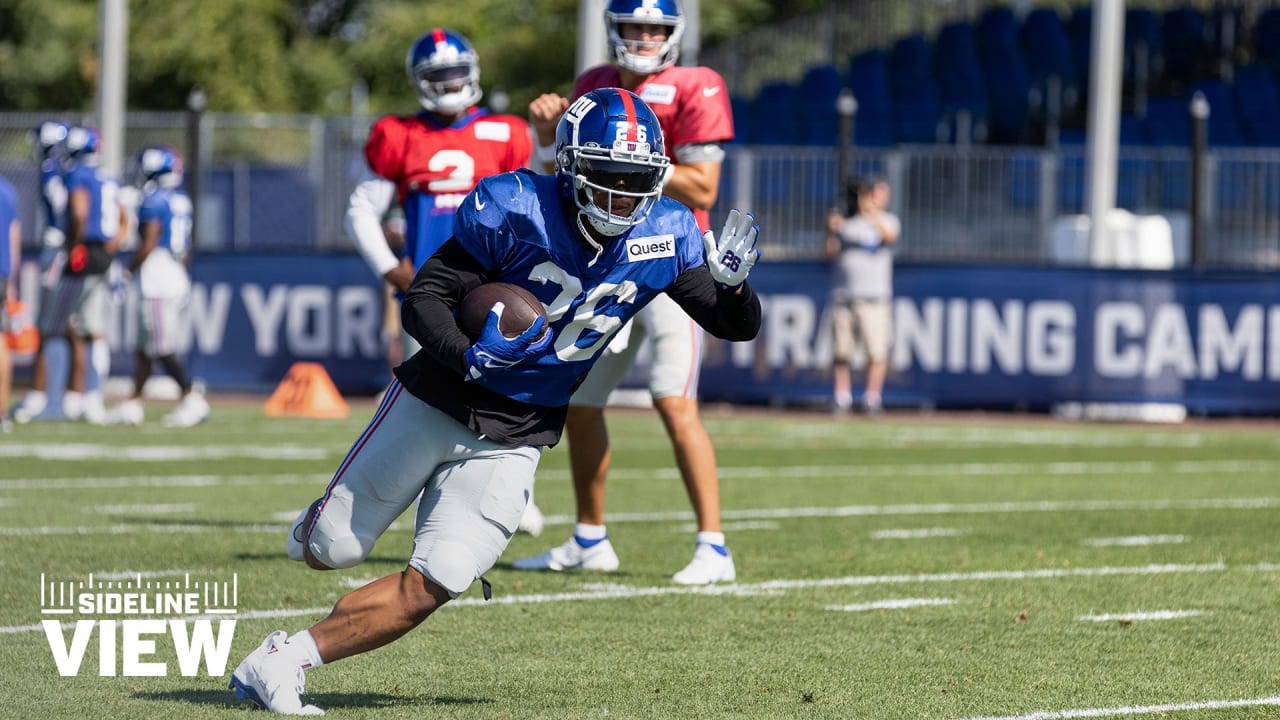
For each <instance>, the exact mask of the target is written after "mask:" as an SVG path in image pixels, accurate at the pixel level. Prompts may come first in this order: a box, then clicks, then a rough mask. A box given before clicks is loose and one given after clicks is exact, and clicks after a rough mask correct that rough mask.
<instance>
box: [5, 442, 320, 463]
mask: <svg viewBox="0 0 1280 720" xmlns="http://www.w3.org/2000/svg"><path fill="white" fill-rule="evenodd" d="M336 452H337V451H336V449H335V450H332V451H331V450H328V449H325V448H317V447H300V446H297V445H199V446H193V445H102V444H96V443H63V444H56V443H5V444H3V445H0V457H33V458H37V459H40V460H71V461H77V462H78V461H84V460H113V461H116V460H124V461H129V462H173V461H175V460H225V459H228V458H253V459H255V460H323V459H325V458H327V457H329V456H330V455H333V454H335V453H336Z"/></svg>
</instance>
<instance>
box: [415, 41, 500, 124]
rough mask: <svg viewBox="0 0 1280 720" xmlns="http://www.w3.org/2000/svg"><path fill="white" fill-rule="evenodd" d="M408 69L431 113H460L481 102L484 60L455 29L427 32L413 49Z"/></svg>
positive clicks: (421, 101)
mask: <svg viewBox="0 0 1280 720" xmlns="http://www.w3.org/2000/svg"><path fill="white" fill-rule="evenodd" d="M404 69H405V71H406V72H407V73H409V83H410V84H411V85H413V89H414V91H415V92H417V93H418V102H419V103H421V104H422V107H424V108H426V109H427V110H428V111H429V112H438V113H458V112H462V111H463V110H466V109H467V108H469V107H471V106H472V105H475V104H476V103H477V102H479V101H480V95H481V94H482V93H481V91H480V57H479V56H478V55H476V51H475V50H474V49H472V47H471V43H470V42H468V41H467V39H466V38H465V37H463V36H462V35H460V34H458V33H456V32H454V31H453V30H446V29H444V28H434V29H432V30H431V31H429V32H426V33H423V35H422V36H421V37H419V38H418V39H417V40H415V41H414V43H413V46H412V47H410V48H409V54H408V55H407V56H405V59H404Z"/></svg>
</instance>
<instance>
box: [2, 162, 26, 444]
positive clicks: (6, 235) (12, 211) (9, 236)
mask: <svg viewBox="0 0 1280 720" xmlns="http://www.w3.org/2000/svg"><path fill="white" fill-rule="evenodd" d="M21 247H22V223H21V222H20V221H19V220H18V192H17V191H16V190H14V189H13V183H10V182H9V181H8V180H6V179H5V178H4V177H3V176H0V432H9V430H10V426H9V390H10V388H11V387H12V383H13V362H12V359H11V358H10V357H9V343H8V342H6V341H5V337H4V334H5V333H7V332H8V331H9V312H8V310H6V309H5V301H6V299H7V298H8V297H9V278H10V277H11V276H12V275H13V271H14V270H15V269H16V268H17V265H18V258H19V257H21V256H20V255H19V253H20V252H21Z"/></svg>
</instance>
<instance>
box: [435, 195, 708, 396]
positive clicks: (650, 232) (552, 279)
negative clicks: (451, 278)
mask: <svg viewBox="0 0 1280 720" xmlns="http://www.w3.org/2000/svg"><path fill="white" fill-rule="evenodd" d="M557 183H558V180H557V178H556V177H554V176H545V175H533V174H530V173H527V172H514V173H504V174H502V175H494V176H491V177H488V178H485V179H484V180H482V181H481V182H480V184H479V185H478V186H477V187H476V189H475V190H473V191H472V192H471V194H470V195H468V196H467V198H466V199H465V200H464V201H463V203H462V205H461V206H460V207H459V208H458V213H457V217H456V223H455V226H454V237H455V238H457V240H458V242H459V244H461V245H462V247H463V248H464V249H465V250H466V251H467V252H468V253H470V254H471V255H472V256H473V257H474V258H475V259H476V260H477V262H478V263H479V264H480V265H481V266H483V267H484V268H485V269H487V270H491V271H494V272H495V273H496V274H497V277H496V279H497V280H499V281H502V282H509V283H512V284H515V285H519V286H521V287H523V288H525V289H527V290H529V291H530V292H532V293H533V294H534V295H536V296H537V298H538V299H539V300H541V301H542V304H543V305H544V306H546V309H547V320H548V322H549V323H550V325H551V329H552V331H553V332H554V333H555V343H554V345H553V346H552V347H551V348H550V349H548V350H547V351H546V352H545V353H543V354H542V355H540V356H538V357H536V358H532V359H528V360H525V361H523V362H521V363H520V364H519V365H516V366H514V367H512V368H510V369H509V370H508V371H504V372H501V373H493V374H492V375H485V376H484V377H482V378H480V380H478V381H477V382H479V383H480V384H482V385H483V386H485V387H487V388H488V389H490V390H492V391H494V392H497V393H500V394H502V395H505V396H506V397H509V398H512V399H514V400H518V401H520V402H526V403H531V404H534V405H541V406H547V407H555V406H561V405H566V404H568V402H569V397H570V396H571V395H572V394H573V391H574V389H575V388H576V387H577V385H578V383H579V381H580V380H581V378H582V377H583V376H584V375H585V374H586V372H587V371H588V370H589V369H590V366H591V360H592V359H593V358H595V357H596V356H597V355H599V354H600V353H601V352H602V351H603V350H604V348H605V346H606V345H607V344H608V341H609V338H611V337H612V336H613V335H614V333H616V332H617V331H618V330H619V329H620V328H621V327H622V325H623V324H624V323H626V321H627V320H630V319H631V317H632V316H634V315H635V314H636V313H637V312H639V311H640V309H641V308H642V307H644V306H645V305H646V304H648V303H649V301H650V300H652V299H653V298H654V297H656V296H657V295H658V294H660V293H661V292H663V290H665V289H666V288H667V287H668V286H669V285H671V283H672V282H674V281H675V279H676V277H677V276H678V275H680V274H681V273H682V272H684V271H685V270H687V269H689V268H693V267H697V266H699V265H702V264H703V250H702V233H701V231H700V230H699V229H698V225H697V221H696V220H695V219H694V216H693V214H692V213H691V212H690V211H689V209H688V208H687V207H685V206H684V205H681V204H680V203H679V202H676V201H675V200H671V199H668V198H662V199H661V200H660V201H659V202H658V203H657V204H656V205H655V206H654V208H653V210H652V211H651V212H650V213H649V216H648V218H646V219H645V220H644V222H642V223H640V224H639V225H636V226H635V227H633V228H631V229H630V230H629V231H627V232H626V233H623V234H622V235H620V236H618V237H615V238H608V239H606V240H605V241H604V242H603V251H602V252H601V253H600V255H599V257H597V255H596V250H595V249H594V248H592V247H591V246H590V245H588V244H587V242H586V241H585V240H583V239H582V237H581V235H580V233H579V231H578V228H577V224H576V219H575V216H576V209H575V208H573V206H572V205H569V204H565V203H563V202H562V201H561V199H560V197H559V194H558V193H559V190H558V187H557Z"/></svg>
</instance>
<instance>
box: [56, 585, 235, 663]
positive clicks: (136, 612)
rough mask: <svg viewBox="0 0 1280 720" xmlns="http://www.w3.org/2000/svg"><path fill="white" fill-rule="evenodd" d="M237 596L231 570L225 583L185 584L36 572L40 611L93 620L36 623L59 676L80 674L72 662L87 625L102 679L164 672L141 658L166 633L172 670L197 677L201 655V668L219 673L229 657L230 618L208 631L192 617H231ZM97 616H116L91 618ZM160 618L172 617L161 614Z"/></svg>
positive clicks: (80, 656)
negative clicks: (50, 576)
mask: <svg viewBox="0 0 1280 720" xmlns="http://www.w3.org/2000/svg"><path fill="white" fill-rule="evenodd" d="M239 594H240V583H239V577H238V576H237V575H232V576H231V582H225V581H224V582H217V581H206V582H202V581H199V580H195V581H193V580H192V579H191V576H190V575H186V576H184V578H183V579H182V580H181V581H176V580H175V581H172V582H160V581H145V582H144V581H143V579H142V576H141V575H139V576H138V577H137V579H136V580H126V581H108V582H103V581H97V582H95V581H94V579H93V576H92V575H90V576H89V579H88V581H87V582H85V581H64V582H51V581H47V580H46V579H45V576H44V574H43V573H41V575H40V614H41V615H79V616H94V617H93V619H77V620H76V621H75V622H74V624H72V623H70V622H67V623H63V622H60V621H58V620H41V621H40V624H41V625H42V626H43V627H44V634H45V637H46V638H47V639H48V640H49V651H50V653H52V654H53V662H54V664H55V665H57V667H58V674H59V675H62V676H63V677H71V676H75V675H79V674H80V665H81V663H82V662H83V660H84V656H85V651H86V650H87V649H88V648H89V642H90V640H91V639H92V637H93V633H94V630H95V629H96V630H97V631H98V674H99V675H101V676H102V677H114V676H116V675H122V676H124V677H164V676H166V675H168V674H169V667H168V664H167V663H163V662H144V661H143V658H145V657H146V656H148V655H154V654H155V652H156V643H157V642H164V639H163V638H164V637H165V636H168V637H170V638H172V642H173V650H174V654H176V655H177V657H178V669H179V670H180V671H181V672H182V675H183V676H185V677H194V676H195V675H198V674H199V673H200V660H201V658H203V659H204V667H205V673H206V674H207V675H209V676H211V677H221V676H222V675H224V674H225V673H226V668H227V659H228V658H229V657H230V655H231V642H232V639H233V637H234V635H235V631H236V621H235V620H231V619H227V620H221V619H220V620H218V621H217V624H218V628H217V632H216V633H215V632H214V628H213V622H214V621H213V619H211V618H209V617H199V616H215V617H216V616H222V615H234V614H235V613H236V601H237V598H238V597H239ZM102 616H108V617H112V618H114V617H115V616H124V617H123V618H121V619H108V620H104V619H99V618H101V617H102ZM164 616H177V617H170V618H169V619H165V617H164ZM142 617H146V619H141V618H142ZM64 625H65V626H66V627H64ZM66 629H71V630H72V633H71V638H70V642H69V643H68V641H67V640H68V639H67V636H66V635H65V633H64V632H63V631H64V630H66ZM148 636H150V637H148ZM117 660H119V663H118V664H117ZM117 667H119V669H118V670H117Z"/></svg>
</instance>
